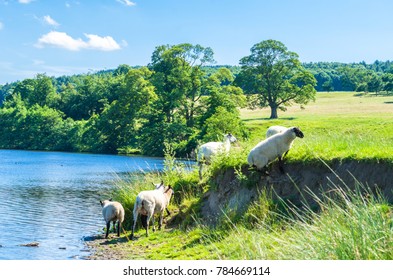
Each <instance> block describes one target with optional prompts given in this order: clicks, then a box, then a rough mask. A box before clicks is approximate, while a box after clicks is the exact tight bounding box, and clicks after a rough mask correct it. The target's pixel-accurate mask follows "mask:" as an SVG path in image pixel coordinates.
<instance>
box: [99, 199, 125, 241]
mask: <svg viewBox="0 0 393 280" xmlns="http://www.w3.org/2000/svg"><path fill="white" fill-rule="evenodd" d="M100 204H101V206H102V215H103V216H104V220H105V223H106V234H105V238H108V234H109V228H110V224H111V221H113V229H114V231H115V232H116V221H117V236H120V228H121V224H122V223H123V221H124V208H123V206H122V205H121V204H120V203H119V202H117V201H112V199H109V200H104V201H101V200H100Z"/></svg>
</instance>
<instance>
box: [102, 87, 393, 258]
mask: <svg viewBox="0 0 393 280" xmlns="http://www.w3.org/2000/svg"><path fill="white" fill-rule="evenodd" d="M268 116H269V111H268V110H267V109H264V110H258V111H250V110H242V117H243V120H244V121H245V122H246V124H247V126H248V127H249V128H250V129H251V131H252V133H251V137H250V139H249V140H248V141H247V142H243V143H241V144H240V146H238V147H235V149H234V150H233V151H232V154H233V156H232V158H231V161H230V163H229V165H231V164H234V165H236V164H243V163H245V162H246V161H245V156H246V154H247V151H248V150H249V148H251V147H252V146H254V145H255V144H256V143H257V142H258V141H260V140H261V139H263V138H264V134H265V131H266V129H267V127H269V126H271V125H275V124H277V125H284V126H299V127H300V128H301V129H302V130H303V132H304V133H305V138H304V139H301V140H296V141H295V144H294V146H293V148H292V150H291V152H290V154H289V156H288V160H289V161H302V162H306V163H307V162H310V163H312V162H316V161H318V158H319V157H320V158H322V159H324V160H326V161H329V160H335V159H338V160H343V159H356V160H366V161H373V162H376V163H377V162H381V161H382V162H389V163H392V162H393V97H374V96H354V94H353V93H345V92H342V93H341V92H339V93H318V95H317V100H316V102H315V103H311V104H309V105H307V106H306V108H305V109H304V110H302V109H300V108H298V107H291V108H289V109H288V111H286V112H281V113H280V114H279V116H280V119H278V120H269V119H267V118H266V117H268ZM220 166H222V163H221V164H220V163H218V164H217V165H216V166H214V164H213V168H219V167H220ZM149 176H151V175H149ZM165 176H166V177H165V178H164V179H165V180H166V181H170V182H172V183H173V184H175V186H177V188H178V193H180V197H177V198H176V197H175V202H172V205H171V208H173V209H172V210H175V211H180V212H179V213H180V214H181V215H179V216H180V217H182V218H181V219H186V220H188V221H191V220H192V218H191V215H190V213H192V207H191V206H190V205H193V207H195V205H197V202H198V197H200V194H201V192H203V189H204V187H205V189H206V188H208V187H209V186H203V184H202V185H201V184H199V183H198V179H197V172H196V171H194V172H192V173H189V174H183V173H181V172H178V173H177V172H167V174H166V175H165ZM157 179H158V177H155V176H154V175H153V176H151V177H147V179H145V180H144V182H145V183H144V185H145V186H146V187H147V185H146V182H148V181H154V180H157ZM190 186H191V188H190ZM123 194H124V192H123ZM134 195H135V194H133V195H132V196H134ZM119 199H120V200H124V196H122V195H120V197H119ZM126 200H128V202H127V203H128V204H129V206H126V207H129V208H132V201H133V198H130V197H128V198H127V199H126ZM273 208H274V207H272V205H271V204H270V202H269V199H266V197H265V198H261V200H260V201H259V203H258V204H255V205H252V206H250V207H249V210H248V212H247V213H246V215H245V218H244V219H247V221H239V222H238V223H237V224H236V225H234V224H232V223H231V222H230V221H227V223H226V224H225V223H224V226H223V227H222V228H221V229H215V230H212V229H208V228H205V227H204V226H203V221H199V226H197V227H191V228H188V230H185V229H184V228H185V226H184V223H183V227H182V229H180V228H172V229H168V230H165V231H163V232H160V233H153V234H151V236H150V237H149V238H146V237H145V236H144V231H143V230H140V231H138V232H137V235H138V236H140V239H138V240H137V241H134V242H130V243H121V246H119V244H116V245H111V243H116V241H111V242H109V244H110V245H109V246H113V247H114V248H116V250H122V251H124V252H127V254H128V255H127V258H129V259H266V258H267V259H392V258H393V253H392V252H393V221H392V208H391V206H388V205H387V204H386V203H385V202H384V201H383V199H382V198H377V199H372V200H366V199H362V198H361V197H359V196H358V194H356V193H355V194H352V195H351V197H350V199H348V197H346V196H345V195H343V194H341V193H339V194H338V195H337V198H336V200H335V201H326V202H324V203H322V209H324V210H323V211H322V212H321V213H318V214H315V213H312V212H308V211H306V212H305V213H302V215H301V218H300V219H299V218H297V219H296V220H294V219H290V218H288V217H284V218H283V217H279V216H278V215H277V214H276V213H275V212H274V211H272V210H274V209H273ZM190 209H191V210H190ZM293 211H294V215H295V216H297V214H296V213H297V212H296V210H295V209H294V210H293ZM303 215H304V216H303ZM306 216H307V219H306V218H304V217H306ZM128 217H130V215H129V216H128ZM249 221H252V222H253V226H252V227H250V226H249Z"/></svg>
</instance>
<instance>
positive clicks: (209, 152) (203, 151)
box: [197, 133, 237, 179]
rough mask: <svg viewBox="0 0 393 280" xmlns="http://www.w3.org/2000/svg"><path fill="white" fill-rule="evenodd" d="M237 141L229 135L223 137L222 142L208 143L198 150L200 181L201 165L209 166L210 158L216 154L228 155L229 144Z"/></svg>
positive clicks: (200, 176)
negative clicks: (223, 153) (224, 153)
mask: <svg viewBox="0 0 393 280" xmlns="http://www.w3.org/2000/svg"><path fill="white" fill-rule="evenodd" d="M236 141H237V139H236V137H235V136H233V135H232V134H231V133H228V134H226V135H224V140H223V142H208V143H205V144H203V145H201V146H200V147H199V148H198V158H197V161H198V165H199V178H200V179H202V165H203V163H205V164H210V163H211V160H212V157H213V156H214V155H216V154H218V153H222V152H226V153H228V152H229V150H230V149H231V143H234V142H236Z"/></svg>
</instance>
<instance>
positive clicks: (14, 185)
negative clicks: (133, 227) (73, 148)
mask: <svg viewBox="0 0 393 280" xmlns="http://www.w3.org/2000/svg"><path fill="white" fill-rule="evenodd" d="M162 167H163V160H162V159H160V158H148V157H138V156H117V155H96V154H77V153H62V152H35V151H16V150H0V201H1V207H0V221H1V227H0V229H1V233H0V260H67V259H83V258H84V257H85V256H87V255H89V254H90V252H89V251H88V250H87V248H86V247H85V244H84V241H83V238H84V237H86V236H91V235H94V234H97V233H101V232H102V229H103V228H104V226H105V222H104V220H103V217H102V213H101V206H100V203H99V200H100V199H107V198H108V197H106V196H107V195H108V193H109V192H110V190H111V188H113V187H114V182H115V180H116V178H117V177H118V176H122V174H129V173H130V172H138V171H141V170H144V171H153V170H161V169H162ZM31 243H38V244H39V246H34V247H27V246H22V245H26V244H31Z"/></svg>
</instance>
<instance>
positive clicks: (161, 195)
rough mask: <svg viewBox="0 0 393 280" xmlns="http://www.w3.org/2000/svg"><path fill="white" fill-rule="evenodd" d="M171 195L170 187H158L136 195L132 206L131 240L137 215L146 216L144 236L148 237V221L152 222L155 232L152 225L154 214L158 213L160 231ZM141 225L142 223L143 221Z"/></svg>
mask: <svg viewBox="0 0 393 280" xmlns="http://www.w3.org/2000/svg"><path fill="white" fill-rule="evenodd" d="M172 194H173V189H172V187H171V186H170V185H169V186H168V187H166V188H165V187H164V188H162V187H161V186H160V187H158V188H157V189H155V190H149V191H142V192H140V193H139V194H138V196H137V197H136V200H135V204H134V211H133V217H134V225H133V227H132V233H131V239H134V232H135V227H136V222H137V220H138V215H139V214H141V215H144V216H147V218H146V221H145V225H146V236H149V222H150V219H151V220H152V224H153V231H155V230H156V229H155V225H154V214H156V213H160V220H159V225H158V229H159V230H160V229H161V226H162V219H163V216H164V210H165V209H166V208H167V207H168V205H169V201H170V199H171V197H172ZM168 214H169V213H168ZM142 223H144V221H143V220H142Z"/></svg>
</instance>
